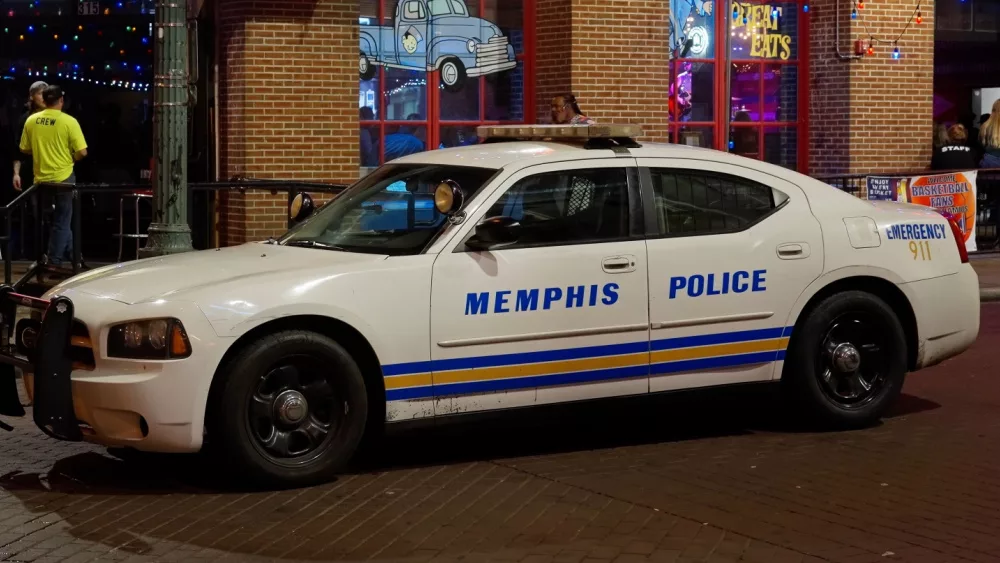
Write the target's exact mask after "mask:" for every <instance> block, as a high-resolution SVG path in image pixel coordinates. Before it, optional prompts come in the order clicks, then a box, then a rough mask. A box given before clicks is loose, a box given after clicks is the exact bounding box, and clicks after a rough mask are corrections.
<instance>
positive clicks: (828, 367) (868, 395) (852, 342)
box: [817, 311, 891, 409]
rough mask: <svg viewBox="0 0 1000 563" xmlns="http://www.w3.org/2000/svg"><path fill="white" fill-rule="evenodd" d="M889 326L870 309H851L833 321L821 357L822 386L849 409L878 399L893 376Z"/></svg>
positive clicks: (833, 398) (827, 394)
mask: <svg viewBox="0 0 1000 563" xmlns="http://www.w3.org/2000/svg"><path fill="white" fill-rule="evenodd" d="M887 334H888V327H887V326H886V325H885V323H884V322H882V321H881V320H880V319H878V317H876V316H875V315H872V314H870V313H866V312H860V311H859V312H849V313H845V314H843V315H840V316H839V317H837V318H836V319H834V320H833V322H831V323H830V325H829V327H828V328H827V331H826V333H825V334H824V336H823V339H822V341H821V342H820V349H819V354H818V359H817V363H818V365H817V373H818V374H819V384H820V389H822V391H823V393H824V394H825V395H826V396H827V397H828V398H829V399H830V400H832V401H834V402H835V403H837V404H838V405H840V406H841V407H844V408H848V409H857V408H861V407H863V406H865V405H867V404H868V403H870V402H872V401H873V400H875V399H876V398H877V397H878V396H879V394H880V393H881V392H882V390H883V389H884V388H885V384H886V381H887V379H888V376H889V369H890V365H891V364H890V360H889V358H890V354H889V349H888V340H887V338H886V335H887Z"/></svg>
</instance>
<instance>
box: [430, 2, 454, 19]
mask: <svg viewBox="0 0 1000 563" xmlns="http://www.w3.org/2000/svg"><path fill="white" fill-rule="evenodd" d="M427 7H428V8H430V10H431V15H432V16H444V15H447V14H450V13H451V10H450V9H449V8H448V0H431V1H430V2H428V3H427Z"/></svg>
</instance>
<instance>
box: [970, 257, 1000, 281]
mask: <svg viewBox="0 0 1000 563" xmlns="http://www.w3.org/2000/svg"><path fill="white" fill-rule="evenodd" d="M969 262H970V263H971V264H972V267H973V268H975V270H976V273H977V274H979V287H981V288H997V287H1000V254H992V253H991V254H984V255H981V256H976V255H973V256H971V257H970V260H969Z"/></svg>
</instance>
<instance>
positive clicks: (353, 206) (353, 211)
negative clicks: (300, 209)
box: [278, 164, 497, 256]
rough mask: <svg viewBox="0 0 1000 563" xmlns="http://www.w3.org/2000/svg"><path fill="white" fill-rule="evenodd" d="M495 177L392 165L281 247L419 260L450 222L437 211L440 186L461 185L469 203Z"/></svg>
mask: <svg viewBox="0 0 1000 563" xmlns="http://www.w3.org/2000/svg"><path fill="white" fill-rule="evenodd" d="M496 172H497V171H496V170H491V169H486V168H469V167H464V166H444V165H439V164H387V165H385V166H382V167H381V168H379V169H378V170H375V171H374V172H372V173H371V174H369V175H368V176H365V177H364V178H362V179H361V180H360V181H359V182H358V183H356V184H354V185H353V186H352V187H350V188H348V189H347V191H345V192H344V193H342V194H341V195H339V196H337V197H336V198H334V199H333V201H331V202H330V203H328V204H327V205H325V206H323V208H322V209H320V210H319V212H317V213H316V214H315V215H313V216H312V217H310V218H309V219H307V220H305V221H303V222H302V223H300V224H298V225H296V226H295V227H293V228H292V229H291V230H290V231H288V233H286V234H285V235H284V236H283V237H282V238H281V240H279V241H278V243H279V244H283V245H292V246H306V247H310V248H318V249H332V250H342V251H346V252H364V253H370V254H388V255H391V256H406V255H412V254H419V253H421V252H423V250H424V249H425V248H427V246H428V245H429V244H430V243H431V242H433V241H434V239H435V238H437V236H438V234H440V233H441V231H442V230H443V229H444V226H445V225H446V224H447V216H445V215H443V214H441V213H439V212H438V210H437V209H436V208H435V207H434V190H435V189H436V188H437V186H438V184H440V183H441V182H443V181H445V180H453V181H455V182H457V183H458V185H459V186H461V188H462V191H463V192H465V197H466V201H469V200H471V199H472V198H473V197H475V195H476V194H478V193H479V191H480V190H481V189H482V188H483V186H485V185H486V183H487V182H488V181H489V179H490V178H492V177H493V175H494V174H496Z"/></svg>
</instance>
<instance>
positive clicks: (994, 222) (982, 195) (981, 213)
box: [815, 168, 1000, 254]
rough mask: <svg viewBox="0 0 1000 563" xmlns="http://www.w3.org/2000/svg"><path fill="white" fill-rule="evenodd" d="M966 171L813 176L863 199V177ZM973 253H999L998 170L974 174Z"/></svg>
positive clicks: (941, 172)
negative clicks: (974, 226)
mask: <svg viewBox="0 0 1000 563" xmlns="http://www.w3.org/2000/svg"><path fill="white" fill-rule="evenodd" d="M957 172H969V170H932V171H927V170H921V171H919V172H902V173H882V172H879V173H877V174H875V173H872V174H839V175H822V176H815V178H816V179H817V180H820V181H822V182H825V183H827V184H829V185H831V186H833V187H835V188H838V189H840V190H842V191H845V192H847V193H849V194H851V195H853V196H857V197H859V198H863V197H865V193H866V190H867V187H868V186H867V178H869V177H873V176H890V177H908V178H912V177H914V176H928V175H936V174H953V173H957ZM976 172H977V173H976V249H977V250H976V252H975V253H976V254H983V253H992V252H1000V230H998V228H997V226H998V220H1000V168H982V169H979V170H977V171H976Z"/></svg>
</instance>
